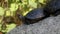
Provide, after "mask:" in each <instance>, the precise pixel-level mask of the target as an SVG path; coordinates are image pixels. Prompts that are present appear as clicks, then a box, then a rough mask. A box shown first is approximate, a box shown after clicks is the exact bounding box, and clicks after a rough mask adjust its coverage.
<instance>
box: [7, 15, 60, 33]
mask: <svg viewBox="0 0 60 34" xmlns="http://www.w3.org/2000/svg"><path fill="white" fill-rule="evenodd" d="M7 34H60V15H58V16H56V17H53V16H52V17H49V18H46V19H44V20H42V21H39V22H38V23H35V24H31V25H21V26H18V27H16V28H14V29H13V30H11V31H10V32H9V33H7Z"/></svg>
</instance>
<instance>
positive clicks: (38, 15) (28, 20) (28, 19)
mask: <svg viewBox="0 0 60 34" xmlns="http://www.w3.org/2000/svg"><path fill="white" fill-rule="evenodd" d="M48 16H49V15H48V14H46V13H45V12H44V10H43V8H35V9H33V10H31V11H30V12H29V13H28V14H27V15H26V16H25V24H33V23H36V22H38V21H40V20H42V19H44V18H46V17H48Z"/></svg>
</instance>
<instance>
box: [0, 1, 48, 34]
mask: <svg viewBox="0 0 60 34" xmlns="http://www.w3.org/2000/svg"><path fill="white" fill-rule="evenodd" d="M46 2H47V1H46V0H0V31H1V32H3V33H7V32H9V31H10V30H12V29H13V28H15V27H17V26H18V25H21V24H22V21H21V20H19V18H18V14H19V15H22V16H25V15H26V14H27V13H28V12H30V11H31V10H33V9H35V8H40V7H44V6H45V4H46ZM17 20H18V21H17Z"/></svg>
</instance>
